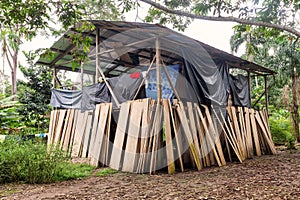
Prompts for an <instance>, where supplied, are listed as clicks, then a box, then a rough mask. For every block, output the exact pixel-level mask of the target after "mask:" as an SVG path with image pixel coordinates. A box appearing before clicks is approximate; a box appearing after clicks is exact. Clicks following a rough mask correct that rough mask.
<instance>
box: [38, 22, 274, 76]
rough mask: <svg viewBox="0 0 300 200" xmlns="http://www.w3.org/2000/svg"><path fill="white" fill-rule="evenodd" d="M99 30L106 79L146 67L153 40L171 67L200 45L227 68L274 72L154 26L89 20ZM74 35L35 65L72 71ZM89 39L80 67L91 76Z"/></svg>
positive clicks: (64, 38) (92, 62) (63, 39)
mask: <svg viewBox="0 0 300 200" xmlns="http://www.w3.org/2000/svg"><path fill="white" fill-rule="evenodd" d="M90 22H91V23H93V24H94V25H95V27H96V28H98V29H99V30H100V34H99V36H100V44H99V47H100V50H99V51H100V56H99V57H100V59H99V61H100V66H101V68H103V69H104V70H103V71H105V75H106V76H108V77H111V76H117V75H119V74H121V73H124V72H129V71H130V72H133V71H134V70H135V68H139V67H140V66H141V65H143V64H144V65H147V64H148V65H149V63H150V61H151V60H152V58H153V56H154V55H155V38H160V40H161V57H162V59H163V61H164V62H165V63H166V64H172V63H174V62H176V61H180V60H182V58H181V56H180V54H179V53H178V52H180V51H182V49H189V50H191V51H193V52H195V51H198V50H199V46H201V47H202V48H203V49H204V50H205V51H206V52H207V53H208V54H202V53H201V52H202V51H199V56H203V57H205V58H204V59H212V60H214V61H224V62H226V63H227V64H228V65H229V67H232V68H239V69H243V70H247V71H249V72H251V73H255V74H260V75H272V74H276V72H274V71H272V70H270V69H268V68H265V67H262V66H260V65H258V64H255V63H253V62H249V61H246V60H244V59H241V58H239V57H236V56H234V55H231V54H229V53H226V52H224V51H222V50H219V49H216V48H214V47H211V46H209V45H207V44H205V43H202V42H200V41H197V40H194V39H192V38H189V37H187V36H185V35H183V34H181V33H178V32H175V31H173V30H171V29H169V28H166V27H163V26H161V25H158V24H147V23H138V22H124V21H103V20H93V21H90ZM74 33H75V34H76V33H77V32H76V29H75V28H71V29H70V30H68V31H67V32H66V33H65V34H64V35H63V36H62V37H61V38H60V39H59V40H58V41H56V42H55V43H54V44H53V46H52V47H51V48H50V49H49V50H50V52H52V53H51V54H49V52H48V53H47V54H44V55H42V56H41V57H40V59H39V60H38V62H37V64H40V65H48V66H49V67H51V68H53V67H55V68H57V69H64V70H69V71H79V70H80V69H78V68H77V69H72V60H73V56H72V52H73V51H74V50H77V49H78V48H77V47H76V45H75V44H73V43H72V41H71V39H70V34H74ZM83 34H85V35H87V36H88V37H90V38H91V39H92V41H93V42H92V45H91V47H90V54H89V58H90V62H89V63H85V64H84V72H85V73H88V74H95V71H96V70H95V65H96V64H95V63H96V62H95V49H96V48H95V47H96V42H95V41H96V30H92V31H89V32H85V33H83Z"/></svg>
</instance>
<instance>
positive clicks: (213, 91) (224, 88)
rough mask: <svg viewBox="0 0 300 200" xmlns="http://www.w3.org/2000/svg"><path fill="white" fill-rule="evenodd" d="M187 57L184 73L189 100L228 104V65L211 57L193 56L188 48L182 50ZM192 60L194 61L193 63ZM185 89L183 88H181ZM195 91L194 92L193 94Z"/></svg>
mask: <svg viewBox="0 0 300 200" xmlns="http://www.w3.org/2000/svg"><path fill="white" fill-rule="evenodd" d="M182 53H183V55H184V57H185V58H187V59H185V60H184V65H185V67H184V68H183V74H184V77H185V78H186V80H187V82H186V84H188V85H187V86H186V88H191V87H192V88H193V90H191V89H190V90H189V91H190V92H189V93H188V97H187V99H189V101H191V100H193V99H195V97H196V98H197V100H198V102H200V103H202V104H206V105H211V104H214V105H216V106H223V107H224V106H226V105H227V102H228V95H229V81H228V73H227V67H226V65H225V64H224V63H222V62H220V63H215V62H214V61H213V60H211V59H206V60H204V59H203V58H201V57H196V56H192V55H191V54H190V52H188V50H187V49H184V50H183V51H182ZM190 61H192V63H194V64H191V63H190ZM179 91H183V90H179ZM193 93H194V94H193Z"/></svg>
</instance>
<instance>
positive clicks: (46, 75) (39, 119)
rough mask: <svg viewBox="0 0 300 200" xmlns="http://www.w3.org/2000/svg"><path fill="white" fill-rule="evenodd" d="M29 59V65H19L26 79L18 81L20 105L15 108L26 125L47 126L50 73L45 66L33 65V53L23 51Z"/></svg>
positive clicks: (43, 127)
mask: <svg viewBox="0 0 300 200" xmlns="http://www.w3.org/2000/svg"><path fill="white" fill-rule="evenodd" d="M25 54H26V56H27V59H29V61H30V67H24V66H22V65H20V70H21V71H22V73H23V74H24V76H25V78H26V79H27V81H26V82H25V81H20V82H18V88H19V92H18V99H19V102H20V103H21V106H20V107H19V108H18V109H17V111H18V113H19V114H20V116H22V118H21V120H22V121H23V122H24V123H25V125H26V126H29V127H35V128H38V129H40V128H42V129H46V128H47V121H46V120H45V116H46V114H47V113H49V111H50V110H51V107H50V105H49V103H50V97H51V87H52V73H51V71H50V70H49V69H48V68H47V67H45V66H40V67H35V66H34V65H33V59H34V57H35V54H34V53H32V52H29V53H25Z"/></svg>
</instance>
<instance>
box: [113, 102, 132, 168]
mask: <svg viewBox="0 0 300 200" xmlns="http://www.w3.org/2000/svg"><path fill="white" fill-rule="evenodd" d="M130 104H131V103H130V102H129V101H128V102H125V103H122V104H121V109H120V112H119V119H118V124H117V130H116V135H115V140H114V144H113V148H112V154H111V159H110V164H109V166H110V167H111V168H113V169H116V170H120V167H121V166H120V162H121V156H122V151H123V150H122V148H123V144H124V139H125V133H126V132H127V121H128V119H129V117H128V116H129V111H130Z"/></svg>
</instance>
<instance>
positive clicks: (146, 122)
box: [137, 98, 151, 173]
mask: <svg viewBox="0 0 300 200" xmlns="http://www.w3.org/2000/svg"><path fill="white" fill-rule="evenodd" d="M143 101H144V108H143V115H142V126H141V138H140V154H139V161H138V167H137V172H138V173H144V165H145V158H146V153H147V147H148V141H149V131H150V130H151V124H150V122H151V111H149V106H150V103H151V102H150V99H149V98H148V99H144V100H143Z"/></svg>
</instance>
